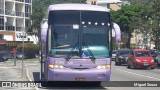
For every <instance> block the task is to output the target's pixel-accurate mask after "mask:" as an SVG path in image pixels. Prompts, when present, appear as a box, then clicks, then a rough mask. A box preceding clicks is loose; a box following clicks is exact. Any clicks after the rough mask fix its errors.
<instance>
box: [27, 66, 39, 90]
mask: <svg viewBox="0 0 160 90" xmlns="http://www.w3.org/2000/svg"><path fill="white" fill-rule="evenodd" d="M26 75H27V78H28V80H29V81H33V80H32V79H31V77H30V76H29V71H28V69H27V68H26ZM35 89H36V90H39V88H38V87H35Z"/></svg>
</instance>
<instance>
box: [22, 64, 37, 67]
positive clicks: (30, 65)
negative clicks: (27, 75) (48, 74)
mask: <svg viewBox="0 0 160 90" xmlns="http://www.w3.org/2000/svg"><path fill="white" fill-rule="evenodd" d="M37 65H38V64H27V65H24V66H25V67H26V66H37Z"/></svg>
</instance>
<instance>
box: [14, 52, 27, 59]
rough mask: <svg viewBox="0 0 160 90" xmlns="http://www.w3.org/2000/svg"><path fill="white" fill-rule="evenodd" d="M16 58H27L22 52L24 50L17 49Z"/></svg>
mask: <svg viewBox="0 0 160 90" xmlns="http://www.w3.org/2000/svg"><path fill="white" fill-rule="evenodd" d="M16 58H17V59H22V58H27V57H26V56H25V55H24V54H22V52H20V51H17V52H16Z"/></svg>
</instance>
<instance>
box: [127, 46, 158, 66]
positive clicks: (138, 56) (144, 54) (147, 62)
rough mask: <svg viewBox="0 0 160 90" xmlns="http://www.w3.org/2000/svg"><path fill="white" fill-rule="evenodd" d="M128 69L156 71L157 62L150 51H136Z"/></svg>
mask: <svg viewBox="0 0 160 90" xmlns="http://www.w3.org/2000/svg"><path fill="white" fill-rule="evenodd" d="M127 67H128V68H131V67H132V68H151V69H154V68H155V62H154V59H153V57H152V55H151V53H150V52H149V50H146V49H134V50H132V53H131V54H130V56H129V59H128V63H127Z"/></svg>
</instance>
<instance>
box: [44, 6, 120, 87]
mask: <svg viewBox="0 0 160 90" xmlns="http://www.w3.org/2000/svg"><path fill="white" fill-rule="evenodd" d="M112 29H114V30H115V35H116V41H120V39H121V38H120V37H121V33H120V29H119V27H118V25H117V24H115V23H113V22H111V16H110V12H109V9H107V8H106V7H102V6H96V5H89V4H55V5H50V6H49V8H48V14H47V22H45V23H43V24H42V25H41V53H42V55H41V79H42V80H45V81H91V82H95V83H97V84H100V83H101V81H109V80H110V75H111V55H112Z"/></svg>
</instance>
